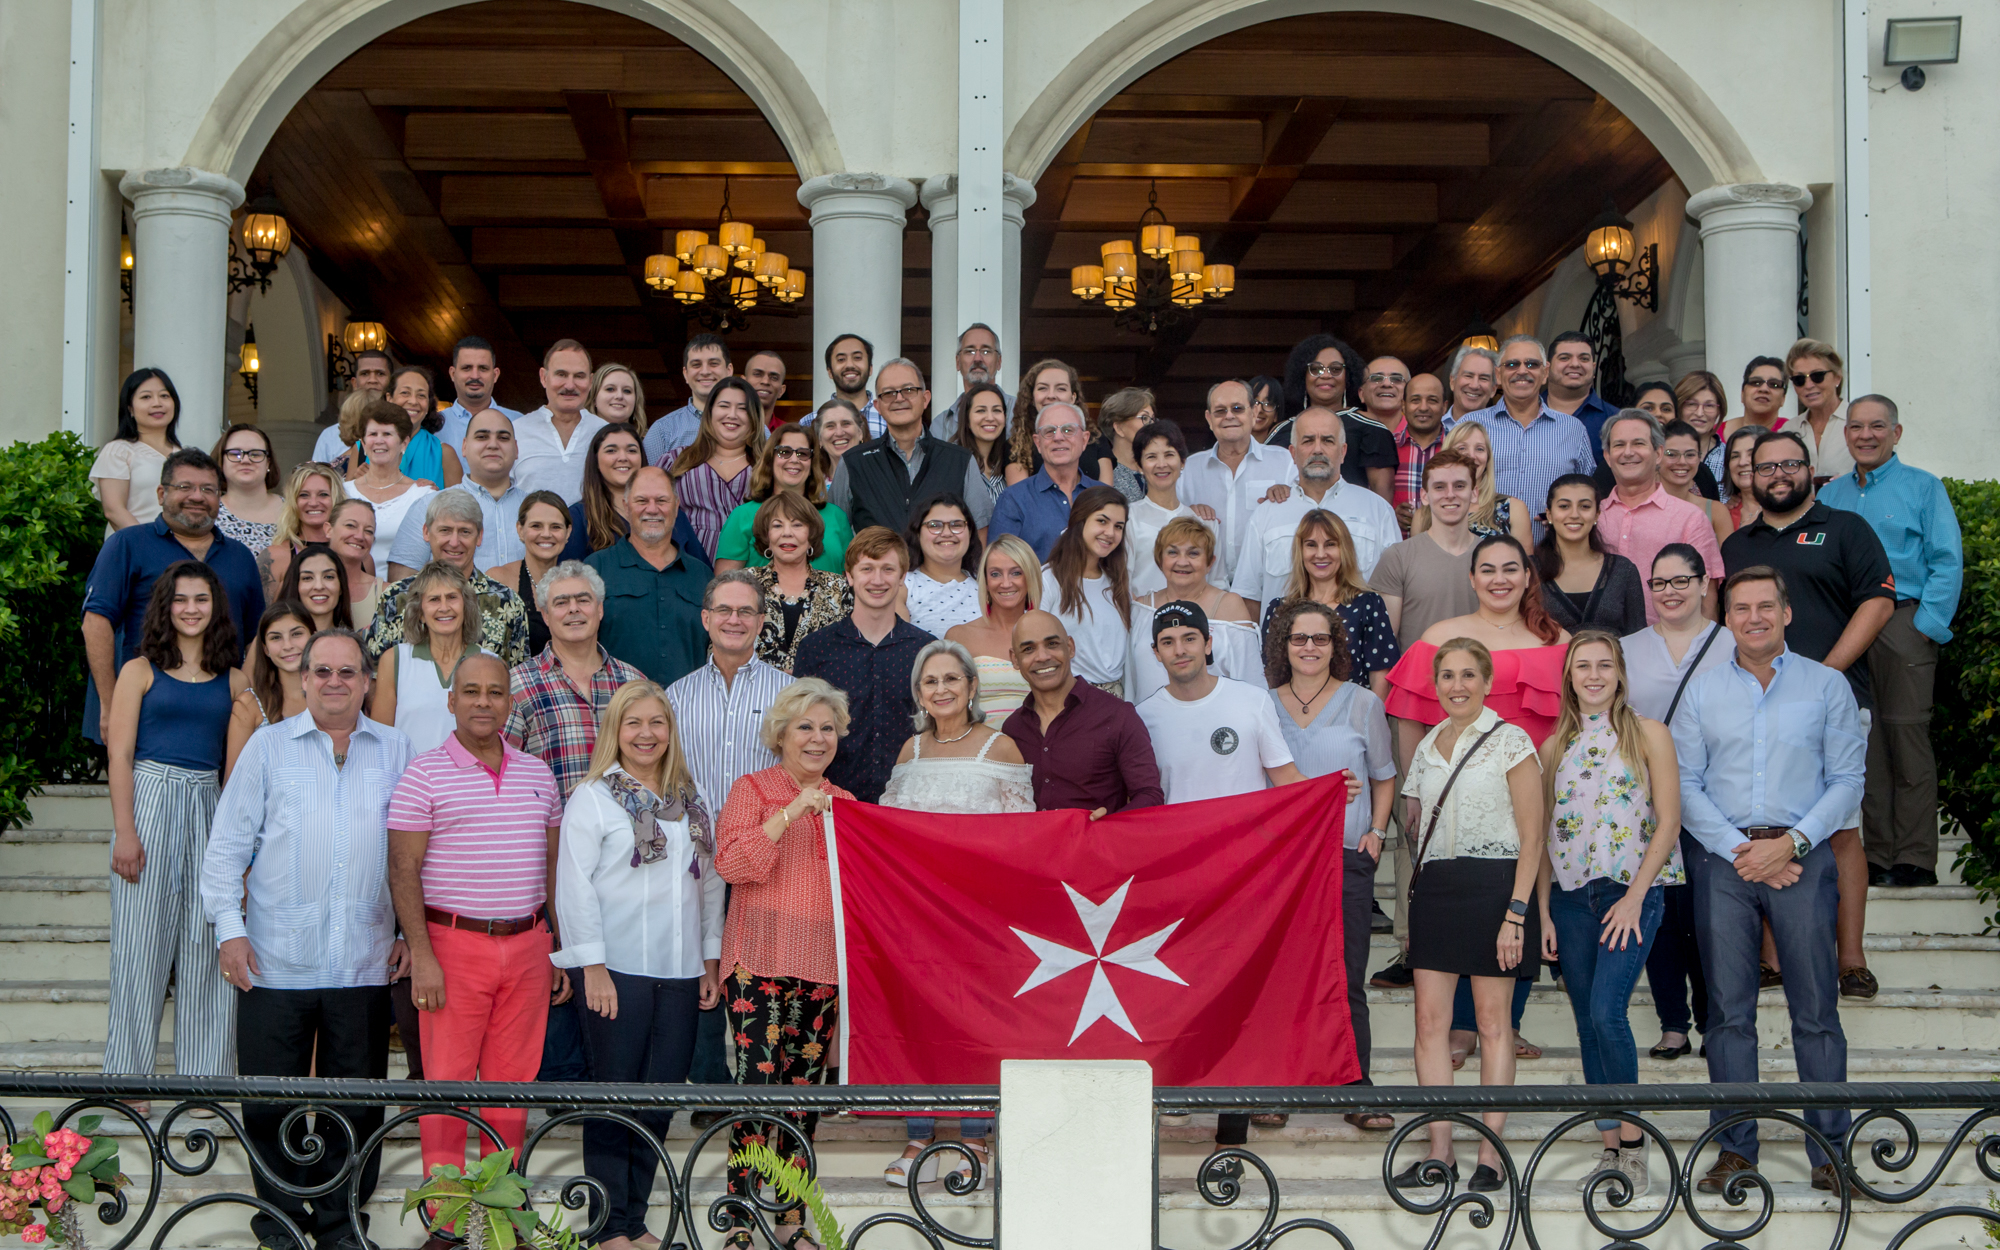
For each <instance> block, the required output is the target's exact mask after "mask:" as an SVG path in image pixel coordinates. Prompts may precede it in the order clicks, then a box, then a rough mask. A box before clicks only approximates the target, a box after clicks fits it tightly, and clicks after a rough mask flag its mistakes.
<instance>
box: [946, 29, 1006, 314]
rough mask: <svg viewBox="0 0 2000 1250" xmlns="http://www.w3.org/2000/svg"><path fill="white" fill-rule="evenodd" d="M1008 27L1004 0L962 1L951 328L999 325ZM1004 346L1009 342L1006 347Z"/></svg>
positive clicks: (959, 40)
mask: <svg viewBox="0 0 2000 1250" xmlns="http://www.w3.org/2000/svg"><path fill="white" fill-rule="evenodd" d="M1006 27H1007V18H1006V7H1005V2H1004V0H959V3H958V182H957V191H958V221H959V224H958V237H959V242H960V243H961V244H962V246H961V247H960V248H959V249H958V306H957V307H956V308H955V309H953V310H952V329H953V330H954V331H957V330H959V329H962V328H964V327H965V326H968V325H971V324H972V323H973V322H975V321H980V322H985V323H986V324H987V325H997V324H998V323H999V322H1000V321H1001V320H1002V319H1003V318H1002V313H1001V294H1000V275H1001V264H1002V256H1003V250H1004V249H1002V247H1001V245H1000V236H1001V232H1002V230H1003V229H1004V223H1003V220H1002V219H1003V218H1004V216H1005V212H1004V210H1003V209H1002V208H1001V204H1002V200H1001V185H1002V182H1003V180H1004V178H1005V171H1004V170H1003V169H1002V168H1001V166H1000V145H1001V143H1002V142H1003V141H1004V139H1005V131H1006V119H1005V117H1004V116H1003V114H1002V109H1001V87H1002V73H1001V71H1002V68H1003V65H1004V62H1005V59H1006V58H1005V57H1004V56H1002V55H1001V51H1000V50H1001V46H1002V43H1003V42H1004V37H1005V33H1006ZM1002 351H1005V348H1002Z"/></svg>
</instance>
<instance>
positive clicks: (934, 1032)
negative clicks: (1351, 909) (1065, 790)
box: [828, 774, 1360, 1085]
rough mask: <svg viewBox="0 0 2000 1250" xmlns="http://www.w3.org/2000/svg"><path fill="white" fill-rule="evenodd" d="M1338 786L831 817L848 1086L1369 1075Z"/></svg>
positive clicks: (862, 811)
mask: <svg viewBox="0 0 2000 1250" xmlns="http://www.w3.org/2000/svg"><path fill="white" fill-rule="evenodd" d="M1346 800H1347V791H1346V775H1345V774H1335V775H1333V776H1329V777H1322V778H1319V779H1317V780H1314V781H1310V782H1306V783H1303V784H1295V785H1289V786H1280V787H1278V788H1276V789H1271V790H1265V791H1261V792H1259V793H1256V794H1248V795H1241V796H1238V797H1235V798H1228V799H1214V800H1210V801H1207V802H1202V803H1183V804H1177V805H1174V806H1169V807H1149V808H1143V809H1141V810H1139V811H1135V812H1129V813H1125V814H1121V815H1115V816H1108V817H1106V818H1105V819H1103V820H1100V821H1097V822H1095V823H1093V822H1091V821H1090V820H1089V819H1088V818H1087V817H1088V814H1087V813H1085V812H1081V811H1057V812H1038V813H1036V814H1034V815H1032V816H944V815H937V814H933V813H927V812H905V811H897V810H894V809H891V808H886V807H876V806H874V805H872V804H868V803H858V802H839V803H836V804H835V805H834V810H833V821H832V828H833V832H832V833H831V834H830V835H829V838H828V842H829V852H830V860H831V865H830V866H831V867H832V869H833V894H834V914H835V919H836V925H837V933H838V936H839V945H840V965H841V969H840V979H841V1009H842V1013H843V1016H844V1018H845V1021H846V1026H847V1028H846V1034H845V1050H846V1053H845V1056H844V1059H843V1062H842V1065H841V1066H842V1069H843V1072H844V1078H845V1079H846V1080H847V1081H849V1082H851V1083H854V1084H867V1085H874V1084H920V1085H934V1084H936V1085H941V1084H987V1085H990V1084H996V1083H998V1081H999V1079H1000V1061H1001V1060H1002V1059H1056V1058H1072V1059H1144V1060H1146V1061H1148V1062H1150V1063H1151V1064H1152V1065H1153V1073H1154V1079H1155V1080H1156V1081H1158V1082H1159V1083H1160V1084H1162V1085H1338V1084H1345V1083H1347V1082H1349V1081H1352V1080H1355V1079H1356V1078H1357V1077H1359V1076H1360V1067H1359V1065H1358V1063H1357V1062H1356V1060H1355V1055H1354V1034H1353V1030H1352V1028H1351V1025H1350V1021H1349V1020H1348V1015H1347V975H1346V963H1345V960H1344V959H1343V958H1342V954H1341V950H1342V936H1341V934H1342V931H1341V920H1340V891H1341V875H1342V869H1343V859H1342V851H1341V829H1342V822H1343V819H1344V810H1345V806H1346Z"/></svg>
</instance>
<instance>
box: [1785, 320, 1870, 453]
mask: <svg viewBox="0 0 2000 1250" xmlns="http://www.w3.org/2000/svg"><path fill="white" fill-rule="evenodd" d="M1785 372H1786V373H1787V374H1789V375H1790V376H1791V382H1792V390H1793V391H1794V392H1796V393H1797V395H1798V397H1799V407H1800V409H1802V411H1801V413H1800V416H1799V420H1800V421H1801V423H1803V424H1804V425H1805V426H1807V427H1808V428H1807V431H1806V434H1805V437H1806V438H1807V440H1808V441H1810V442H1811V443H1812V475H1813V485H1815V486H1822V485H1824V484H1826V483H1827V482H1830V481H1832V480H1833V479H1834V478H1837V477H1839V476H1840V475H1841V474H1843V473H1852V472H1853V471H1854V455H1853V453H1852V452H1850V451H1848V450H1847V400H1846V398H1845V397H1844V396H1843V395H1842V394H1841V391H1842V388H1843V386H1844V384H1845V382H1846V377H1847V367H1846V365H1844V364H1843V363H1841V359H1840V353H1839V352H1838V351H1835V350H1834V347H1833V344H1831V343H1822V342H1820V341H1819V340H1818V339H1800V340H1799V341H1798V342H1796V343H1794V344H1792V346H1791V350H1789V351H1787V352H1786V353H1785ZM1773 428H1775V427H1773ZM1792 428H1793V429H1794V430H1797V429H1798V426H1793V427H1792Z"/></svg>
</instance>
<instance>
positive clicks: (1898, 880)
mask: <svg viewBox="0 0 2000 1250" xmlns="http://www.w3.org/2000/svg"><path fill="white" fill-rule="evenodd" d="M1937 883H1938V879H1937V874H1936V873H1934V872H1932V871H1931V870H1930V869H1928V868H1919V867H1917V866H1916V865H1915V864H1897V865H1896V866H1895V867H1894V868H1891V869H1890V870H1889V884H1890V885H1893V886H1898V887H1901V888H1902V889H1905V890H1909V889H1916V888H1919V887H1922V886H1931V885H1936V884H1937ZM1870 884H1871V885H1872V884H1873V882H1872V881H1871V882H1870Z"/></svg>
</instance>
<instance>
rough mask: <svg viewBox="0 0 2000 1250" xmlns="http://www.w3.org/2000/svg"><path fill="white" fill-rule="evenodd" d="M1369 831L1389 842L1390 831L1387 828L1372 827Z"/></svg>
mask: <svg viewBox="0 0 2000 1250" xmlns="http://www.w3.org/2000/svg"><path fill="white" fill-rule="evenodd" d="M1368 832H1370V833H1372V834H1374V835H1375V836H1376V837H1378V838H1380V839H1382V840H1383V841H1384V842H1387V841H1388V840H1389V831H1388V830H1387V829H1370V830H1369V831H1368Z"/></svg>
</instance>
